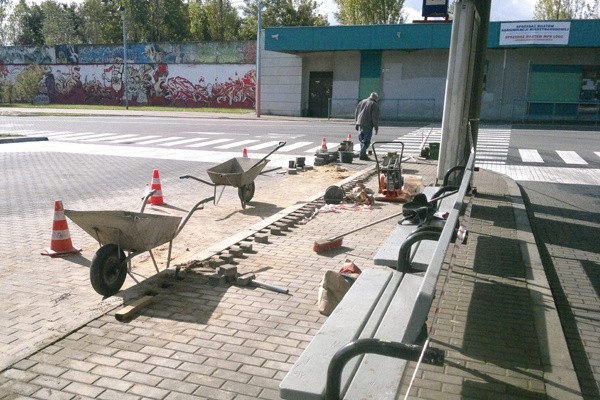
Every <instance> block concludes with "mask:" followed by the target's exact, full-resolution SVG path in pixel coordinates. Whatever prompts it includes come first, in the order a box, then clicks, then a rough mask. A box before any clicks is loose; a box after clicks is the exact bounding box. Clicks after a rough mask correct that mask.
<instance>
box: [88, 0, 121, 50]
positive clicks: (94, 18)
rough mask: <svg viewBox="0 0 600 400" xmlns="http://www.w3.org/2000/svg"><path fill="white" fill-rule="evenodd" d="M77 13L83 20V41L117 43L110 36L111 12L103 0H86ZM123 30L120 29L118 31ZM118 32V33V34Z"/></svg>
mask: <svg viewBox="0 0 600 400" xmlns="http://www.w3.org/2000/svg"><path fill="white" fill-rule="evenodd" d="M77 15H78V17H79V19H80V21H81V25H82V26H81V32H80V33H81V43H85V44H98V43H115V42H112V41H110V40H108V38H109V37H110V36H111V35H109V34H108V32H109V31H110V30H111V29H110V28H109V27H108V25H109V22H108V20H109V12H108V10H107V9H106V6H105V5H104V4H103V2H102V0H85V1H84V2H83V4H82V5H81V6H80V7H79V8H78V9H77ZM120 31H121V30H120V29H118V32H120ZM118 32H117V34H118Z"/></svg>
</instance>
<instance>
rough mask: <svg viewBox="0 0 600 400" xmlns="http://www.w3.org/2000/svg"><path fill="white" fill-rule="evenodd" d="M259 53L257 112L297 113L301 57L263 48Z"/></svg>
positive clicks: (299, 111)
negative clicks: (258, 109)
mask: <svg viewBox="0 0 600 400" xmlns="http://www.w3.org/2000/svg"><path fill="white" fill-rule="evenodd" d="M261 55H262V57H261V58H262V62H261V64H262V65H261V91H260V93H261V96H260V106H261V113H263V114H272V115H287V116H299V115H301V112H302V101H301V99H302V57H301V56H298V55H293V54H287V53H278V52H273V51H266V50H262V52H261Z"/></svg>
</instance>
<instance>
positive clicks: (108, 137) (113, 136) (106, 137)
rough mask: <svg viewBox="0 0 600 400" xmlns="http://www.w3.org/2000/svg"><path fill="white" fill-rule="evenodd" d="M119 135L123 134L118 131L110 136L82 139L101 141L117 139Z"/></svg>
mask: <svg viewBox="0 0 600 400" xmlns="http://www.w3.org/2000/svg"><path fill="white" fill-rule="evenodd" d="M119 137H121V135H119V134H117V133H110V134H109V135H108V136H104V137H97V138H91V139H84V140H82V142H100V141H102V140H109V139H117V138H119Z"/></svg>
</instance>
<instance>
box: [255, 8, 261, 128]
mask: <svg viewBox="0 0 600 400" xmlns="http://www.w3.org/2000/svg"><path fill="white" fill-rule="evenodd" d="M261 17H262V4H261V0H258V27H257V32H256V91H255V102H256V106H255V108H256V116H257V117H259V118H260V73H261V71H260V67H261V54H260V48H261V46H262V45H261V40H260V39H261V33H260V26H261V25H262V21H261V19H262V18H261Z"/></svg>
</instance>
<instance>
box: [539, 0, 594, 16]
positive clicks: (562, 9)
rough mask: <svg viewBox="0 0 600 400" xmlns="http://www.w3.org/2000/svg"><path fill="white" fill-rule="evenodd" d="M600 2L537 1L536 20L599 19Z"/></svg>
mask: <svg viewBox="0 0 600 400" xmlns="http://www.w3.org/2000/svg"><path fill="white" fill-rule="evenodd" d="M599 3H600V0H537V2H536V3H535V11H534V13H533V17H534V19H538V20H556V19H592V18H599V17H600V14H599V8H600V6H599Z"/></svg>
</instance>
